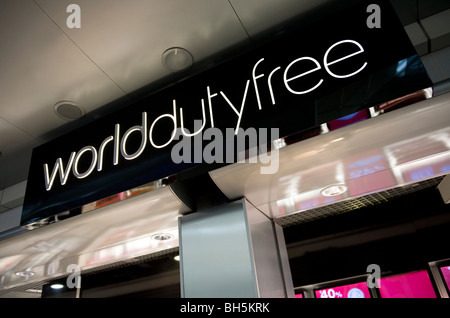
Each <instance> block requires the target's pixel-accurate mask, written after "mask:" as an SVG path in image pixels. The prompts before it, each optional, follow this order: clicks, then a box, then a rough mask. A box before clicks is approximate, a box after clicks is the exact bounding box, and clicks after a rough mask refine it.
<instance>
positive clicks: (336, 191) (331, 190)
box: [320, 184, 347, 197]
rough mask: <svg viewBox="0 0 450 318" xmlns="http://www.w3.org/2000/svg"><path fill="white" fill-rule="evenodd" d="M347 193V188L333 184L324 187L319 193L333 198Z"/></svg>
mask: <svg viewBox="0 0 450 318" xmlns="http://www.w3.org/2000/svg"><path fill="white" fill-rule="evenodd" d="M345 191H347V186H346V185H344V184H333V185H330V186H328V187H325V188H324V189H323V190H322V191H320V193H321V194H322V195H323V196H325V197H334V196H337V195H340V194H342V193H344V192H345Z"/></svg>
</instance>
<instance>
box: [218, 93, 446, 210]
mask: <svg viewBox="0 0 450 318" xmlns="http://www.w3.org/2000/svg"><path fill="white" fill-rule="evenodd" d="M448 118H450V93H447V94H444V95H440V96H436V97H433V98H431V99H429V100H426V101H422V102H419V103H417V104H414V105H410V106H407V107H404V108H402V109H398V110H395V111H392V112H389V113H386V114H383V115H381V116H378V117H374V118H371V119H368V120H365V121H363V122H360V123H356V124H353V125H351V126H347V127H344V128H341V129H338V130H335V131H331V132H328V133H325V134H322V135H319V136H316V137H312V138H310V139H308V140H305V141H301V142H298V143H296V144H292V145H288V146H286V147H284V148H281V149H279V156H278V157H279V159H278V161H277V162H275V160H276V156H273V159H272V160H273V162H272V163H270V164H272V165H273V166H276V165H278V171H277V172H276V173H274V174H261V168H262V167H264V166H266V167H267V166H268V165H269V164H263V163H261V160H257V162H256V163H249V162H247V163H236V164H233V165H229V166H226V167H223V168H220V169H217V170H214V171H211V172H210V176H211V178H212V179H213V180H214V182H215V183H216V185H217V186H218V187H219V188H220V189H221V191H222V192H223V193H224V194H225V195H227V197H228V198H229V199H236V198H240V197H246V198H247V199H248V200H249V202H251V203H252V204H253V205H255V206H256V207H258V208H259V209H260V210H261V211H262V212H264V213H265V214H267V215H268V216H269V217H271V218H280V217H283V216H286V215H289V214H292V213H299V212H302V211H306V210H309V209H312V208H317V207H320V206H324V205H328V204H332V203H336V202H339V201H342V200H348V199H351V198H355V197H361V196H364V195H367V194H370V193H374V192H379V191H383V190H387V189H392V188H395V187H400V186H405V185H408V184H412V183H415V182H418V181H421V180H424V179H427V178H434V177H437V176H439V175H445V174H448V173H449V172H450V170H448V169H450V126H449V123H448ZM439 169H441V170H442V171H439ZM446 169H447V170H446ZM332 184H344V185H346V186H347V187H348V191H347V192H345V193H344V194H342V195H340V196H336V197H324V196H322V195H321V194H320V192H321V190H322V189H323V188H325V187H327V186H329V185H332Z"/></svg>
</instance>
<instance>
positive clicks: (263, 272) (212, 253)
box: [179, 199, 294, 298]
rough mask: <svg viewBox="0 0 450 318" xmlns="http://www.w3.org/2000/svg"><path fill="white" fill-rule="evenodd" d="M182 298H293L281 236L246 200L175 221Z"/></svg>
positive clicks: (272, 224)
mask: <svg viewBox="0 0 450 318" xmlns="http://www.w3.org/2000/svg"><path fill="white" fill-rule="evenodd" d="M179 232H180V256H181V264H180V266H181V268H180V269H181V274H180V275H181V295H182V297H186V298H197V297H205V298H259V297H261V298H269V297H293V296H294V291H293V285H292V279H291V274H290V269H289V263H288V258H287V252H286V247H285V244H284V238H283V232H282V229H281V228H280V227H279V225H277V224H275V223H273V222H272V220H270V219H269V218H268V217H267V216H266V215H264V214H263V213H261V212H260V211H259V210H257V209H256V208H255V207H254V206H252V205H251V204H250V203H249V202H248V201H246V200H245V199H242V200H238V201H235V202H232V203H229V204H226V205H222V206H219V207H214V208H209V209H207V210H203V211H199V212H195V213H192V214H189V215H185V216H183V217H180V219H179Z"/></svg>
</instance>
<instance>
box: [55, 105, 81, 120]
mask: <svg viewBox="0 0 450 318" xmlns="http://www.w3.org/2000/svg"><path fill="white" fill-rule="evenodd" d="M53 110H54V111H55V113H56V115H58V116H59V117H61V118H62V119H65V120H76V119H79V118H81V117H83V116H84V114H85V112H84V110H83V109H82V108H81V107H80V106H79V105H77V104H75V103H73V102H69V101H61V102H58V103H56V105H55V106H54V107H53Z"/></svg>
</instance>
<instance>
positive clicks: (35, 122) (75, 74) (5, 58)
mask: <svg viewBox="0 0 450 318" xmlns="http://www.w3.org/2000/svg"><path fill="white" fill-rule="evenodd" d="M1 5H2V7H1V10H0V39H1V40H0V41H1V47H2V50H1V51H0V67H1V69H2V76H1V77H0V117H2V118H4V119H5V120H7V121H8V122H9V123H11V124H12V125H14V126H15V127H17V128H19V129H20V130H21V131H22V132H24V133H26V134H28V135H29V136H31V137H33V138H38V137H39V136H41V135H43V134H45V133H47V132H48V131H51V130H52V129H54V128H56V127H58V126H61V125H63V124H64V123H66V122H65V121H64V120H63V119H61V118H60V117H58V116H56V114H55V113H54V111H53V106H54V105H55V104H56V103H57V102H59V101H61V100H73V101H76V102H77V103H79V104H81V105H82V107H83V108H84V110H85V111H86V112H89V111H91V110H92V109H95V108H97V107H100V106H102V105H104V104H106V103H108V102H110V101H112V100H115V99H117V98H119V97H120V96H122V95H123V94H124V92H123V91H121V90H120V89H119V88H118V87H117V85H115V84H114V83H113V82H112V81H111V80H110V79H109V78H108V77H107V76H106V75H105V74H104V73H103V72H102V71H101V70H100V69H99V68H98V67H97V66H96V65H95V64H93V63H92V61H91V60H90V59H89V58H88V57H87V56H86V55H85V54H83V52H81V51H80V50H79V49H78V48H77V47H76V45H75V44H74V43H73V42H71V41H70V39H68V38H67V36H66V35H65V34H64V33H63V32H61V30H60V29H59V28H58V27H57V26H56V25H55V24H54V23H53V22H52V21H51V20H50V19H49V18H48V16H47V15H46V14H45V13H44V12H42V10H41V9H40V8H39V7H38V6H37V5H36V4H35V3H34V2H33V1H26V0H21V1H2V3H1ZM2 137H3V136H2ZM19 138H20V136H19ZM12 140H14V141H15V142H17V141H18V140H17V139H15V138H12V139H10V138H8V139H6V138H0V149H2V148H3V147H4V146H5V144H7V143H9V142H11V141H12Z"/></svg>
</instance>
